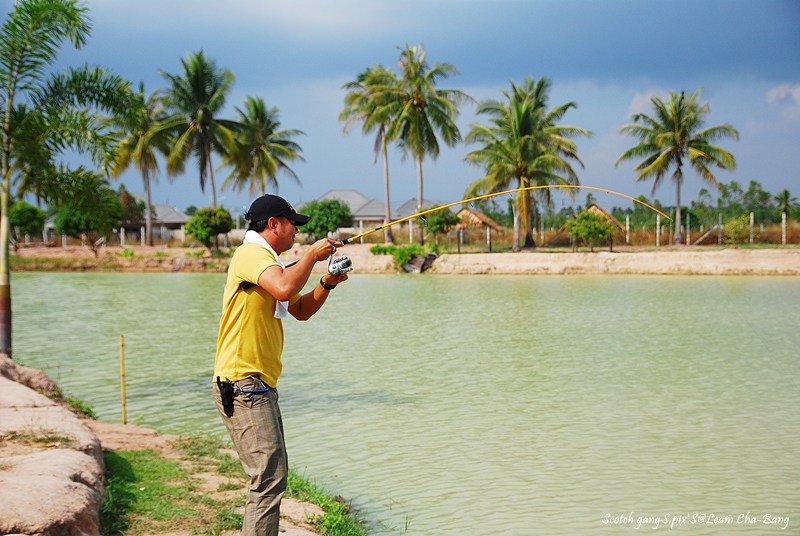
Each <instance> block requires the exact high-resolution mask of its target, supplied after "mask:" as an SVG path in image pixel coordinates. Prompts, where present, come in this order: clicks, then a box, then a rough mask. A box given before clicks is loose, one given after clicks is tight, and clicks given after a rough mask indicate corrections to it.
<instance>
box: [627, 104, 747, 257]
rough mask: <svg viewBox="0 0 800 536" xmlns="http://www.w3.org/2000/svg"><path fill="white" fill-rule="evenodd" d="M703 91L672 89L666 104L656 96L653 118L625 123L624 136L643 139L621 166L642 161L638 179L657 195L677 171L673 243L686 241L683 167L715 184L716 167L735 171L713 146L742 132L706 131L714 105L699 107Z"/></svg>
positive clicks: (733, 163) (731, 160)
mask: <svg viewBox="0 0 800 536" xmlns="http://www.w3.org/2000/svg"><path fill="white" fill-rule="evenodd" d="M701 94H702V89H698V90H697V91H696V92H695V93H693V94H691V95H686V94H685V93H684V92H683V91H681V93H680V95H678V94H677V93H676V92H674V91H670V93H669V98H668V100H667V101H666V102H664V101H663V100H662V99H661V98H659V97H652V98H651V99H650V102H651V103H652V105H653V112H654V115H653V116H649V115H647V114H636V115H634V116H633V124H629V125H624V126H623V127H622V128H621V129H620V132H622V133H624V134H629V135H631V136H633V137H636V138H639V144H638V145H636V146H635V147H631V148H630V149H628V150H627V151H625V152H624V153H622V156H620V157H619V159H618V160H617V165H619V163H620V162H622V161H623V160H630V159H639V158H643V160H642V161H641V162H639V164H637V165H636V167H634V168H633V169H634V171H636V181H637V182H641V181H646V180H650V179H654V180H653V191H652V193H653V194H655V192H656V189H657V188H658V187H659V186H660V185H661V181H662V179H663V178H664V177H665V176H666V174H667V172H668V171H669V170H670V169H672V168H673V167H674V171H673V172H672V180H673V182H675V208H676V215H675V239H674V242H675V243H676V244H681V243H683V229H682V228H681V186H682V185H683V165H684V162H685V161H687V160H688V163H689V165H690V166H691V167H692V169H694V171H695V172H696V173H697V174H698V175H699V176H700V178H701V179H703V180H704V181H706V182H708V183H709V184H712V185H714V186H717V180H716V178H715V177H714V174H713V173H712V172H711V168H712V167H719V168H720V169H726V170H733V169H734V168H735V167H736V159H735V158H734V156H733V155H732V154H731V153H729V152H728V151H726V150H724V149H721V148H720V147H717V146H716V145H713V142H715V141H716V140H719V139H723V138H733V139H735V140H738V139H739V132H738V131H737V130H736V129H735V128H733V127H732V126H731V125H729V124H724V125H719V126H714V127H708V128H703V126H704V124H705V117H706V115H708V113H709V112H710V111H711V107H710V106H709V105H708V103H706V104H701V103H700V96H701Z"/></svg>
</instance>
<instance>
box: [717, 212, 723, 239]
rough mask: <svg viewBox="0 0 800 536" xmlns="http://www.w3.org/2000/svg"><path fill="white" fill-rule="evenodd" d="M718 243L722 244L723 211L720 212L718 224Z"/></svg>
mask: <svg viewBox="0 0 800 536" xmlns="http://www.w3.org/2000/svg"><path fill="white" fill-rule="evenodd" d="M717 244H719V245H722V212H720V213H719V223H718V224H717Z"/></svg>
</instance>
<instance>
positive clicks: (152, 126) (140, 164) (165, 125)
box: [111, 84, 182, 246]
mask: <svg viewBox="0 0 800 536" xmlns="http://www.w3.org/2000/svg"><path fill="white" fill-rule="evenodd" d="M134 98H135V101H134V102H135V104H134V106H133V107H132V108H131V109H130V111H129V113H127V114H124V115H122V116H117V117H114V118H113V120H112V121H113V123H115V124H116V126H118V127H119V128H121V129H122V132H121V133H120V135H121V139H120V140H119V143H118V144H117V152H116V158H115V159H114V162H113V163H112V166H111V175H112V176H113V177H119V176H120V175H121V174H122V172H123V171H125V170H126V169H128V168H129V167H130V166H131V165H133V166H134V167H135V168H136V169H138V170H139V171H141V173H142V183H143V185H144V191H145V233H146V236H147V244H148V245H150V246H152V245H153V233H152V225H153V218H152V213H151V212H152V210H151V207H152V204H153V201H152V195H151V191H152V189H151V184H152V182H155V181H157V180H158V159H157V158H156V153H160V154H162V155H164V156H167V155H168V154H169V150H170V137H169V133H170V131H171V130H172V129H174V128H176V127H177V126H178V125H179V124H180V123H181V122H182V118H180V117H177V116H173V117H171V118H168V117H167V116H166V113H165V110H164V105H163V101H162V98H161V95H160V94H159V93H158V91H155V92H153V93H152V94H151V95H150V96H149V97H147V98H145V93H144V84H139V91H138V93H136V95H135V97H134Z"/></svg>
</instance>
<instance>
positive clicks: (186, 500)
mask: <svg viewBox="0 0 800 536" xmlns="http://www.w3.org/2000/svg"><path fill="white" fill-rule="evenodd" d="M173 446H174V447H176V448H177V449H178V451H179V452H180V455H181V461H175V460H170V459H166V458H164V457H161V456H159V455H158V454H156V453H155V452H153V451H151V450H143V451H113V452H108V453H106V455H105V459H106V478H107V479H108V491H107V498H106V503H105V506H104V507H103V511H102V512H101V524H102V531H103V534H106V535H117V534H126V535H137V534H159V533H165V532H170V531H176V530H181V531H187V532H190V533H192V534H207V535H217V534H220V533H221V532H222V531H224V530H238V529H239V528H240V527H241V524H242V516H241V514H240V513H238V512H239V509H240V507H241V506H242V504H243V503H244V497H245V486H246V482H247V476H246V474H245V473H244V470H243V469H242V466H241V464H240V463H239V460H238V459H237V458H235V457H234V456H232V455H231V454H229V453H227V452H225V451H224V450H225V449H227V448H230V447H229V445H228V444H227V443H225V442H223V441H222V440H219V439H216V438H213V437H209V436H187V437H181V438H179V439H178V440H177V441H176V442H175V443H174V445H173ZM209 472H210V473H214V474H218V475H221V476H225V477H228V478H230V479H231V480H230V481H228V482H223V483H221V484H219V485H218V488H217V490H216V492H220V493H223V492H224V495H222V496H221V498H220V496H213V493H212V494H209V493H208V492H207V491H204V490H202V489H201V488H200V486H199V478H198V477H197V476H196V475H198V474H199V473H209ZM235 490H240V491H241V493H230V492H233V491H235ZM287 496H289V497H295V498H298V499H301V500H307V501H309V502H313V503H315V504H317V505H319V506H320V507H321V508H322V509H323V510H324V511H325V514H324V515H323V516H321V517H319V518H317V519H313V520H309V523H310V524H311V525H312V526H314V527H316V528H317V529H318V530H319V531H320V532H322V533H323V534H329V535H333V536H361V535H364V534H366V530H365V529H364V527H363V523H362V521H361V520H360V519H359V518H358V517H357V516H356V515H355V514H354V513H353V512H352V511H351V509H350V508H349V507H348V506H347V505H346V504H344V502H343V501H342V500H340V499H337V498H332V497H330V496H328V495H327V494H326V493H325V492H324V491H323V490H322V489H321V488H320V487H319V486H317V485H316V484H314V483H312V482H309V481H308V480H306V479H304V478H302V477H301V476H299V475H298V474H297V473H296V472H295V471H290V475H289V489H288V490H287Z"/></svg>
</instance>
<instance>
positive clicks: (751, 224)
mask: <svg viewBox="0 0 800 536" xmlns="http://www.w3.org/2000/svg"><path fill="white" fill-rule="evenodd" d="M754 224H755V220H754V215H753V213H752V212H751V213H750V243H751V244H752V243H753V225H754Z"/></svg>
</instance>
